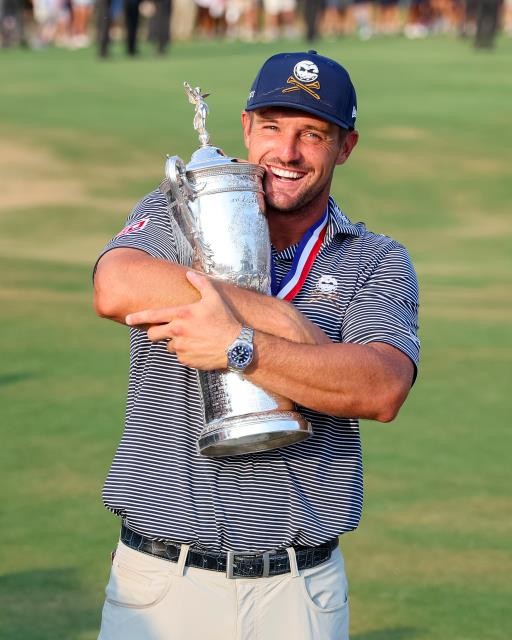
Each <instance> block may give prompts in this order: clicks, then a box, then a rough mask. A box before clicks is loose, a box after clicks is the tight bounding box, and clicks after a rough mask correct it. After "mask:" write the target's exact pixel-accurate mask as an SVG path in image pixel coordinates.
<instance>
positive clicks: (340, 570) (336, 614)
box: [98, 543, 348, 640]
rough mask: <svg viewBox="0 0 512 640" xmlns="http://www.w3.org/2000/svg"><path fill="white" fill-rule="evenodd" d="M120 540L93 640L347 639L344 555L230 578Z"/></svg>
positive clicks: (182, 558)
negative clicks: (284, 570) (271, 573)
mask: <svg viewBox="0 0 512 640" xmlns="http://www.w3.org/2000/svg"><path fill="white" fill-rule="evenodd" d="M187 553H188V547H187V546H186V545H183V547H182V550H181V555H180V559H179V561H178V562H177V563H174V562H168V561H166V560H162V559H160V558H155V557H153V556H149V555H146V554H143V553H140V552H139V551H134V550H133V549H130V548H128V547H127V546H125V545H124V544H122V543H119V545H118V548H117V552H116V556H115V558H114V562H113V565H112V572H111V575H110V580H109V583H108V585H107V589H106V601H105V605H104V607H103V616H102V622H101V631H100V635H99V638H98V640H253V639H254V640H279V639H283V640H286V639H288V638H292V639H293V640H348V595H347V581H346V577H345V569H344V563H343V557H342V555H341V552H340V551H339V549H336V550H335V551H334V552H333V554H332V556H331V559H330V560H329V561H327V562H324V563H323V564H321V565H319V566H317V567H314V568H312V569H306V570H304V571H300V572H299V571H298V570H297V565H296V560H295V552H294V550H293V549H288V555H289V556H290V565H291V567H292V571H291V572H290V573H286V574H283V575H279V576H272V577H269V578H252V579H251V578H235V579H229V578H227V577H226V576H225V574H223V573H217V572H215V571H206V570H203V569H196V568H193V567H185V560H186V556H187Z"/></svg>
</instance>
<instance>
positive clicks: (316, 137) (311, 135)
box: [303, 131, 323, 142]
mask: <svg viewBox="0 0 512 640" xmlns="http://www.w3.org/2000/svg"><path fill="white" fill-rule="evenodd" d="M303 135H304V138H306V139H307V140H311V142H319V141H320V140H323V137H322V136H321V135H320V134H319V133H317V132H316V131H305V132H304V134H303Z"/></svg>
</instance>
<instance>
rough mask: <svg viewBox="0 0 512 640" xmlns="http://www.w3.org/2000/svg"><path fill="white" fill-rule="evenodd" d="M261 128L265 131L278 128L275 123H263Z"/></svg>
mask: <svg viewBox="0 0 512 640" xmlns="http://www.w3.org/2000/svg"><path fill="white" fill-rule="evenodd" d="M262 129H264V130H265V131H270V132H273V131H279V129H278V128H277V126H276V125H275V124H264V125H263V126H262Z"/></svg>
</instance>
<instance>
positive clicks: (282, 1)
mask: <svg viewBox="0 0 512 640" xmlns="http://www.w3.org/2000/svg"><path fill="white" fill-rule="evenodd" d="M296 8H297V1H296V0H263V9H264V10H265V13H269V14H270V15H273V16H275V15H277V14H278V13H290V12H292V11H295V10H296Z"/></svg>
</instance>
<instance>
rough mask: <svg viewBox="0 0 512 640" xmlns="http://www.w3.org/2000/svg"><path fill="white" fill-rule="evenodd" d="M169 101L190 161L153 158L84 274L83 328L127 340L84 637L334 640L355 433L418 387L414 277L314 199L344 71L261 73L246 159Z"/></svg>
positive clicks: (350, 143) (306, 67)
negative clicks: (88, 298) (87, 282)
mask: <svg viewBox="0 0 512 640" xmlns="http://www.w3.org/2000/svg"><path fill="white" fill-rule="evenodd" d="M186 93H187V95H188V97H189V100H190V102H191V103H193V104H195V106H196V114H195V116H196V117H195V119H194V126H195V128H196V130H197V131H198V133H199V138H200V142H201V148H200V149H199V150H198V151H196V152H195V153H194V154H193V155H192V159H191V162H190V163H188V164H187V165H185V164H184V163H183V162H182V161H181V159H179V158H176V157H174V158H169V160H168V161H167V165H166V179H165V180H164V182H163V183H162V185H161V186H160V189H157V190H155V191H153V192H152V193H150V194H149V195H148V196H146V197H145V198H144V199H143V200H142V201H141V202H140V203H139V204H138V205H137V206H136V207H135V209H134V210H133V212H132V213H131V214H130V216H129V217H128V220H127V222H126V226H125V227H124V228H123V229H122V231H121V232H120V233H119V234H118V235H117V236H115V238H113V239H112V240H111V241H110V242H109V243H108V244H107V246H106V248H105V250H104V252H103V253H102V255H101V256H100V259H99V261H98V263H97V267H96V270H95V306H96V310H97V313H98V314H99V315H101V316H103V317H107V318H110V319H113V320H116V321H118V322H122V323H125V324H127V325H129V326H130V327H131V332H130V335H131V341H130V349H131V357H130V378H129V389H128V398H127V410H126V422H125V429H124V432H123V436H122V439H121V442H120V444H119V447H118V450H117V452H116V455H115V457H114V461H113V463H112V467H111V469H110V472H109V475H108V477H107V480H106V483H105V488H104V493H103V498H104V502H105V504H106V506H107V508H108V509H110V510H111V511H112V512H113V513H115V514H116V515H118V516H120V518H121V519H122V527H121V535H120V541H119V544H118V546H117V550H116V553H115V556H114V560H113V564H112V571H111V577H110V580H109V583H108V585H107V589H106V601H105V605H104V609H103V616H102V625H101V631H100V636H99V638H100V640H113V639H118V638H119V639H120V638H122V639H123V640H174V639H176V640H196V639H197V640H199V639H201V640H235V639H239V640H250V639H252V638H258V640H274V639H275V638H279V637H283V638H285V637H286V638H288V637H289V638H293V639H294V640H302V639H303V640H331V639H332V640H346V639H348V588H347V580H346V577H345V571H344V564H343V557H342V554H341V551H340V549H339V545H338V539H339V536H340V535H342V534H343V533H345V532H347V531H351V530H353V529H355V528H356V527H357V526H358V523H359V519H360V515H361V508H362V498H363V480H362V461H361V443H360V437H359V427H358V419H359V418H365V419H371V420H377V421H381V422H387V421H390V420H392V419H393V418H394V417H395V416H396V414H397V413H398V411H399V409H400V407H401V405H402V404H403V402H404V401H405V399H406V397H407V394H408V392H409V389H410V387H411V385H412V383H413V381H414V378H415V375H416V367H417V364H418V356H419V341H418V338H417V335H416V333H417V310H418V290H417V282H416V276H415V273H414V269H413V267H412V265H411V262H410V259H409V257H408V254H407V252H406V250H405V249H404V248H403V247H402V246H401V245H400V244H398V243H397V242H395V241H393V240H392V239H390V238H388V237H386V236H382V235H378V234H374V233H371V232H369V231H367V230H366V228H365V226H364V225H363V224H362V223H357V224H353V223H351V222H350V220H349V219H348V218H347V217H346V216H345V215H344V214H343V213H342V211H341V210H340V209H339V207H338V205H337V204H336V202H335V201H334V199H333V198H332V197H331V196H330V186H331V182H332V178H333V173H334V169H335V167H336V166H338V165H343V164H344V163H345V162H346V160H347V159H348V158H349V156H350V154H351V152H352V151H353V149H354V147H355V146H356V144H357V140H358V133H357V131H356V129H355V120H356V115H357V104H356V94H355V90H354V87H353V85H352V82H351V79H350V77H349V75H348V73H347V71H346V70H345V69H344V68H343V67H342V66H341V65H339V64H338V63H337V62H335V61H333V60H330V59H329V58H325V57H323V56H320V55H318V54H317V53H316V52H315V51H308V52H300V53H282V54H278V55H275V56H272V57H271V58H270V59H269V60H267V61H266V62H265V63H264V65H263V66H262V68H261V69H260V71H259V73H258V75H257V77H256V80H255V81H254V83H253V85H252V88H251V91H250V93H249V98H248V101H247V105H246V109H245V110H244V111H243V113H242V128H243V135H244V141H245V146H246V148H247V151H248V162H243V161H238V160H236V159H233V158H228V157H227V156H225V155H224V154H223V153H222V152H221V151H220V150H219V149H217V148H215V147H213V146H210V145H209V135H208V133H207V131H206V129H205V121H206V116H207V114H208V109H207V107H206V104H205V102H204V99H205V98H206V95H207V94H202V93H201V90H200V89H199V88H198V87H197V88H195V89H192V87H191V86H190V85H188V84H186ZM263 194H264V195H263Z"/></svg>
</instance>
